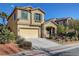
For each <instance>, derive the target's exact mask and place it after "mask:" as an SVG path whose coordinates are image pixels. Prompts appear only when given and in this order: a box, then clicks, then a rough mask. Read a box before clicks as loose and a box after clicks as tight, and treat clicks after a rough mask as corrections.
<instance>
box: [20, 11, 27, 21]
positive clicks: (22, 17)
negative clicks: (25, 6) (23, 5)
mask: <svg viewBox="0 0 79 59" xmlns="http://www.w3.org/2000/svg"><path fill="white" fill-rule="evenodd" d="M22 13H25V14H27V17H26V18H23V16H22ZM20 19H22V20H28V11H25V10H21V17H20Z"/></svg>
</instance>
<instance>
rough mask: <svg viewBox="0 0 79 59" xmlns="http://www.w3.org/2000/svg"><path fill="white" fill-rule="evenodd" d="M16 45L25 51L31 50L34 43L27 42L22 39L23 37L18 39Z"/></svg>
mask: <svg viewBox="0 0 79 59" xmlns="http://www.w3.org/2000/svg"><path fill="white" fill-rule="evenodd" d="M16 43H17V44H18V46H19V47H20V48H23V49H26V50H27V49H31V47H32V43H31V42H29V41H26V40H25V39H24V38H21V37H18V38H17V40H16Z"/></svg>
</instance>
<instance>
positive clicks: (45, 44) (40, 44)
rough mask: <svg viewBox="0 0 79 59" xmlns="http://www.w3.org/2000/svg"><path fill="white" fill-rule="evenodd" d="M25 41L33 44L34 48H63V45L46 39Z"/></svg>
mask: <svg viewBox="0 0 79 59" xmlns="http://www.w3.org/2000/svg"><path fill="white" fill-rule="evenodd" d="M25 40H26V41H30V42H32V47H33V48H51V47H57V46H61V44H58V43H56V42H53V41H50V40H47V39H45V38H35V39H33V38H32V39H25Z"/></svg>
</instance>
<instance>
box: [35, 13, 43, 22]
mask: <svg viewBox="0 0 79 59" xmlns="http://www.w3.org/2000/svg"><path fill="white" fill-rule="evenodd" d="M36 14H37V15H39V19H36ZM34 19H35V22H41V19H42V15H41V14H40V13H34Z"/></svg>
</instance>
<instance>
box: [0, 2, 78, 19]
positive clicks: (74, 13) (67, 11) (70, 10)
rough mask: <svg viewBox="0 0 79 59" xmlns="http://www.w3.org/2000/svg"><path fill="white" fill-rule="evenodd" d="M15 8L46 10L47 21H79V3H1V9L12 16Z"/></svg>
mask: <svg viewBox="0 0 79 59" xmlns="http://www.w3.org/2000/svg"><path fill="white" fill-rule="evenodd" d="M15 6H32V7H33V8H41V9H43V10H44V12H45V13H46V14H45V20H48V19H50V18H62V17H73V18H77V19H79V4H78V3H13V4H12V3H0V9H1V10H2V11H3V12H5V13H7V14H8V15H10V14H11V13H12V11H13V10H14V7H15Z"/></svg>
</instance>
